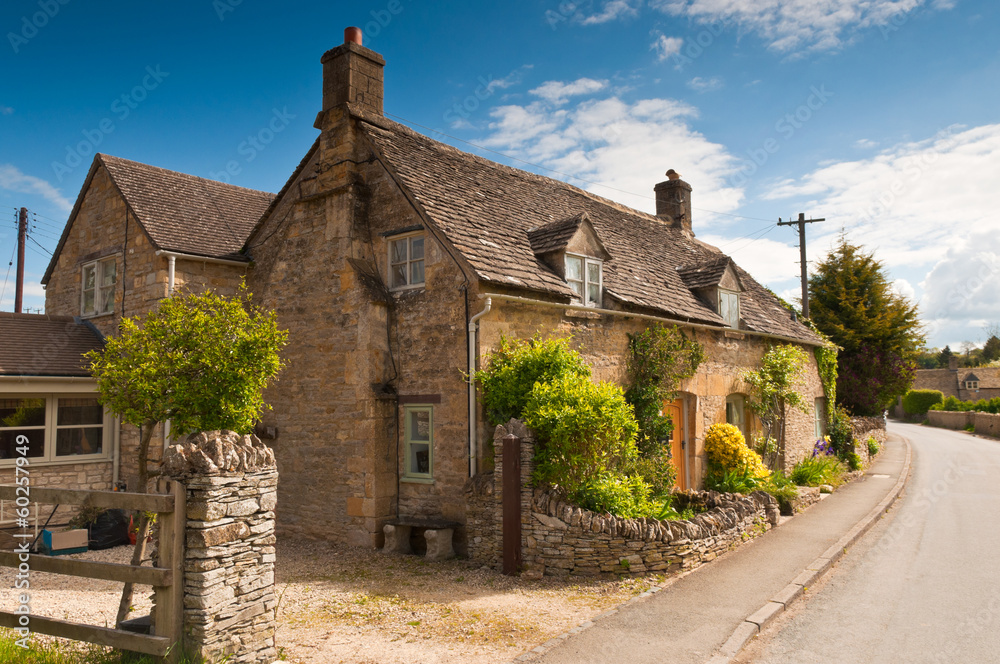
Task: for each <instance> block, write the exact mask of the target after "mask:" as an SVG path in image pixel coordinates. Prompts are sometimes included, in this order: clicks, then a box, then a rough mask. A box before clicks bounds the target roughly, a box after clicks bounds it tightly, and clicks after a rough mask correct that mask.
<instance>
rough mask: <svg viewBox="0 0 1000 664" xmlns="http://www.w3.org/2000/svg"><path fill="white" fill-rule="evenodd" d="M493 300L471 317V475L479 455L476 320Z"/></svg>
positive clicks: (474, 470)
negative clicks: (475, 377) (474, 375)
mask: <svg viewBox="0 0 1000 664" xmlns="http://www.w3.org/2000/svg"><path fill="white" fill-rule="evenodd" d="M492 306H493V300H492V299H491V298H489V297H487V298H486V308H484V309H483V310H482V311H480V312H479V313H478V314H476V315H475V316H473V317H472V318H470V319H469V477H474V476H475V474H476V458H477V457H478V456H479V440H478V435H477V431H478V428H479V427H478V425H477V423H476V381H475V379H474V378H473V374H474V373H475V371H476V321H477V320H479V319H480V318H482V317H483V316H485V315H486V314H488V313H489V312H490V307H492Z"/></svg>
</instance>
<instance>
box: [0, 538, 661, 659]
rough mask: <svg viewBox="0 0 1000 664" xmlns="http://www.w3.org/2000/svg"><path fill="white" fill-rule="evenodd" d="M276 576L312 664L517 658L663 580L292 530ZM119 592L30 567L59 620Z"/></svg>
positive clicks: (113, 604)
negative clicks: (504, 566) (323, 538)
mask: <svg viewBox="0 0 1000 664" xmlns="http://www.w3.org/2000/svg"><path fill="white" fill-rule="evenodd" d="M5 548H8V547H5ZM131 553H132V547H130V546H121V547H116V548H113V549H107V550H104V551H90V552H87V553H82V554H75V555H73V556H70V557H72V558H80V559H87V560H98V561H102V562H116V563H127V562H128V561H129V559H130V557H131ZM14 575H15V571H14V570H12V569H10V568H0V608H4V609H6V610H12V609H13V607H14V603H15V601H16V600H15V597H16V593H15V590H14ZM275 576H276V584H277V585H276V592H277V594H278V596H279V603H278V632H277V645H278V647H279V652H280V653H281V655H282V657H283V658H285V659H286V660H287V661H290V662H300V663H302V664H306V663H309V664H312V663H316V664H318V663H320V662H322V663H323V664H326V663H328V662H329V663H334V662H344V663H356V664H368V663H375V662H378V663H379V664H394V663H397V662H398V663H400V664H402V663H404V662H405V663H407V664H410V663H415V662H463V663H466V662H467V663H470V664H486V663H488V662H506V661H509V660H511V659H513V658H514V657H516V656H517V655H519V654H521V653H522V652H525V651H527V650H530V649H531V648H533V647H534V646H536V645H538V644H539V643H543V642H544V641H547V640H548V639H550V638H552V637H553V636H556V635H558V634H561V633H562V632H565V631H567V630H568V629H571V628H572V627H574V626H576V625H578V624H579V623H581V622H583V621H584V620H587V619H588V618H591V617H593V616H594V615H596V614H598V613H601V612H602V611H605V610H606V609H608V608H611V607H613V606H617V605H619V604H621V603H622V602H624V601H625V600H627V599H628V598H630V597H632V596H634V595H636V594H638V593H641V592H642V591H644V590H646V589H648V588H649V587H650V586H651V585H653V584H654V583H661V582H662V581H663V579H662V578H658V577H652V576H651V577H648V578H646V579H631V578H629V579H572V580H558V579H551V578H545V579H542V580H537V581H529V580H522V579H519V578H510V577H505V576H503V575H501V574H499V573H497V572H495V571H493V570H490V569H487V568H484V567H482V566H481V565H479V564H478V563H473V562H471V561H468V560H449V561H445V562H439V563H427V562H425V561H424V560H423V558H421V557H418V556H403V555H398V554H382V553H381V552H379V551H374V550H370V549H360V548H346V547H336V546H331V545H328V544H325V543H322V542H308V541H293V540H279V542H278V546H277V563H276V575H275ZM120 593H121V584H119V583H113V582H109V581H97V580H93V579H80V578H75V577H68V576H62V575H57V574H43V573H41V572H35V573H32V575H31V595H32V602H31V606H32V611H33V612H34V613H36V614H38V615H44V616H48V617H52V618H60V619H63V620H72V621H74V622H82V623H87V624H91V625H99V626H105V625H108V626H110V625H113V624H114V619H115V614H116V612H117V610H118V600H119V597H120ZM151 594H152V589H151V588H150V587H149V586H136V591H135V596H134V597H135V599H134V605H135V607H136V613H134V614H133V615H143V614H145V613H148V612H149V609H150V605H151V602H150V597H151ZM8 607H11V608H8Z"/></svg>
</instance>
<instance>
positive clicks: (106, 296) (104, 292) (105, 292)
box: [100, 286, 115, 314]
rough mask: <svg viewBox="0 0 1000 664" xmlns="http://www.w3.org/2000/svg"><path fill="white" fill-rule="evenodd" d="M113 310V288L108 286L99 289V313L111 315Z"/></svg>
mask: <svg viewBox="0 0 1000 664" xmlns="http://www.w3.org/2000/svg"><path fill="white" fill-rule="evenodd" d="M114 309H115V290H114V286H108V287H107V288H102V289H101V306H100V313H102V314H107V313H111V312H112V311H114Z"/></svg>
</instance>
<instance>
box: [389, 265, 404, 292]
mask: <svg viewBox="0 0 1000 664" xmlns="http://www.w3.org/2000/svg"><path fill="white" fill-rule="evenodd" d="M405 285H406V263H403V264H402V265H394V266H393V268H392V288H396V287H397V286H405Z"/></svg>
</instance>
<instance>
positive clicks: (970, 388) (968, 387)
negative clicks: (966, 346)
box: [897, 357, 1000, 416]
mask: <svg viewBox="0 0 1000 664" xmlns="http://www.w3.org/2000/svg"><path fill="white" fill-rule="evenodd" d="M913 389H914V390H940V391H941V393H943V394H944V396H945V397H955V398H957V399H960V400H961V401H979V400H980V399H986V400H989V399H993V398H995V397H1000V368H997V367H974V368H971V369H970V368H965V369H959V368H958V358H956V357H950V358H948V368H947V369H918V370H917V371H916V372H915V374H914V377H913ZM902 413H903V411H902V401H900V403H899V404H897V414H898V415H899V416H902Z"/></svg>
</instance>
